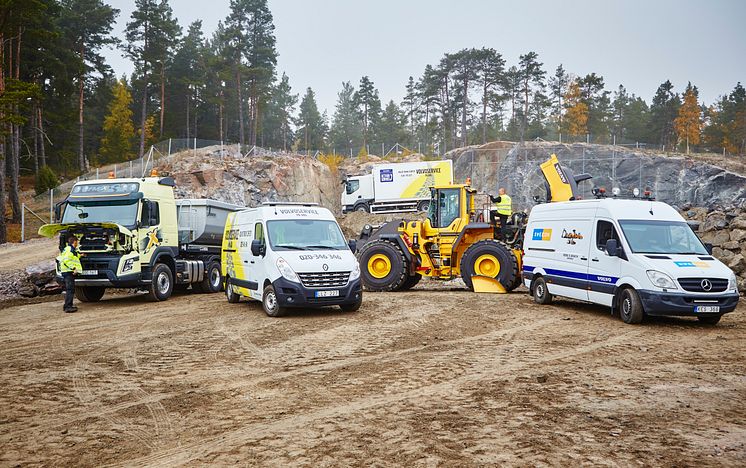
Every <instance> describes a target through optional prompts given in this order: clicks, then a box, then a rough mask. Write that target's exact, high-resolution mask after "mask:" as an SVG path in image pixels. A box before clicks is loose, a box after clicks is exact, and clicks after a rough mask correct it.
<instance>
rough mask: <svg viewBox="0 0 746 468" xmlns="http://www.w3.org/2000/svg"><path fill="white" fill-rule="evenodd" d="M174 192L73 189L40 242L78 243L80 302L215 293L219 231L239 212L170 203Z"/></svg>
mask: <svg viewBox="0 0 746 468" xmlns="http://www.w3.org/2000/svg"><path fill="white" fill-rule="evenodd" d="M174 186H175V183H174V180H173V179H172V178H170V177H161V178H159V177H144V178H139V179H137V178H131V179H102V180H91V181H85V182H79V183H77V184H75V186H73V188H72V191H71V192H70V195H69V196H68V197H67V198H66V199H65V200H64V201H63V202H61V203H60V204H58V205H57V207H56V209H55V217H56V220H57V223H54V224H47V225H44V226H42V227H41V228H40V229H39V234H41V235H43V236H46V237H53V236H55V235H57V234H59V236H60V248H62V247H63V246H64V243H65V239H66V238H67V237H68V236H69V235H70V234H73V235H75V236H76V237H78V238H79V251H80V252H81V253H82V254H83V256H82V257H81V263H82V266H83V271H82V272H81V274H80V275H79V276H77V277H76V280H75V285H76V288H75V294H76V297H77V298H78V299H79V300H80V301H82V302H95V301H98V300H100V299H101V297H103V295H104V292H105V290H106V289H107V288H134V289H146V290H147V291H148V292H149V294H150V297H151V299H153V300H157V301H164V300H166V299H168V298H169V297H170V296H171V294H172V292H173V291H174V289H177V290H179V289H181V290H183V289H187V288H189V287H190V286H191V288H192V290H193V291H195V292H218V291H220V289H221V285H222V278H221V268H220V245H221V242H222V232H223V226H224V224H225V219H226V217H227V216H228V213H230V212H233V211H236V210H238V209H240V208H241V207H239V206H236V205H231V204H228V203H223V202H220V201H217V200H198V199H193V200H192V199H182V200H177V199H176V198H175V196H174ZM57 274H58V276H60V272H59V268H58V271H57Z"/></svg>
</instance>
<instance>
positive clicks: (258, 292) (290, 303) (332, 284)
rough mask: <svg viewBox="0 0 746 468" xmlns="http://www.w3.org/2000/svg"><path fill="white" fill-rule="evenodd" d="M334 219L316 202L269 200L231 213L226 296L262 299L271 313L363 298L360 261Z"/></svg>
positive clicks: (347, 304)
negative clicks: (270, 201)
mask: <svg viewBox="0 0 746 468" xmlns="http://www.w3.org/2000/svg"><path fill="white" fill-rule="evenodd" d="M354 250H355V241H354V240H352V241H350V242H349V243H347V242H346V241H345V238H344V236H343V235H342V230H341V229H340V228H339V224H337V221H336V219H335V218H334V216H333V215H332V213H331V212H330V211H329V210H327V209H326V208H322V207H320V206H317V205H315V204H308V203H305V204H300V203H299V204H292V203H265V204H264V205H262V206H260V207H257V208H248V209H245V210H241V211H238V212H235V213H231V214H229V215H228V219H227V220H226V223H225V233H224V236H223V246H222V268H223V277H224V278H225V292H226V297H227V298H228V302H238V301H239V300H240V298H241V297H248V298H252V299H256V300H259V301H262V304H263V306H264V311H265V312H266V313H267V315H269V316H271V317H279V316H282V315H284V314H285V313H286V312H287V310H288V308H292V307H304V308H311V307H323V306H331V305H338V306H340V307H341V308H342V310H344V311H355V310H358V309H359V308H360V305H361V304H362V301H363V289H362V286H361V283H360V267H359V265H358V262H357V259H356V258H355V254H354V253H353V251H354Z"/></svg>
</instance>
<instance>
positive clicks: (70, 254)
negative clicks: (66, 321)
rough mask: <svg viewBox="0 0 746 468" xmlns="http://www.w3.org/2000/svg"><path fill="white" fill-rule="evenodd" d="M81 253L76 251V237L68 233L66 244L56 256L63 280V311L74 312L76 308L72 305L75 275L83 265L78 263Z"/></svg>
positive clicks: (80, 271)
mask: <svg viewBox="0 0 746 468" xmlns="http://www.w3.org/2000/svg"><path fill="white" fill-rule="evenodd" d="M81 255H82V254H80V253H78V238H77V237H75V236H73V235H70V236H69V237H68V238H67V246H66V247H65V248H64V250H62V253H61V254H60V255H59V257H57V262H59V265H60V273H62V279H63V280H64V281H65V305H64V306H63V307H62V310H63V311H64V312H75V311H77V310H78V308H77V307H75V306H74V305H73V295H75V275H78V274H80V273H82V271H83V266H82V265H81V264H80V256H81Z"/></svg>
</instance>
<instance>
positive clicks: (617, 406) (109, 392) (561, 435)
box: [0, 283, 746, 466]
mask: <svg viewBox="0 0 746 468" xmlns="http://www.w3.org/2000/svg"><path fill="white" fill-rule="evenodd" d="M427 288H428V284H427V283H424V284H423V283H421V284H420V285H419V286H418V287H417V288H416V289H415V290H413V291H411V292H409V293H376V294H373V293H366V295H365V302H364V305H363V307H362V309H361V310H360V311H359V312H356V313H341V312H339V311H338V310H333V309H328V310H322V311H316V312H303V313H296V314H292V315H291V316H289V317H286V318H282V319H271V318H268V317H266V316H265V315H264V313H263V312H262V310H261V307H260V305H259V304H258V303H256V302H241V303H240V304H228V303H227V302H226V301H225V299H224V297H223V295H222V294H216V295H191V294H184V295H180V296H176V297H173V298H171V299H170V300H169V301H167V302H164V303H161V304H158V305H154V304H151V303H148V302H146V300H145V298H144V297H143V296H124V295H115V296H108V295H107V297H106V298H105V299H104V301H102V302H100V303H98V304H93V305H89V304H84V305H83V306H82V307H81V310H80V312H78V313H76V314H67V315H66V314H63V313H62V312H61V308H62V307H61V302H59V301H57V302H47V303H43V304H33V305H21V306H15V307H10V308H6V309H4V310H2V311H0V447H2V450H0V465H3V466H12V465H16V464H34V465H35V464H44V465H52V466H62V465H67V466H69V465H76V466H90V465H102V464H115V465H129V466H144V465H167V466H171V465H181V464H186V465H193V466H194V465H205V464H233V463H240V464H258V465H273V466H278V465H279V466H284V465H288V464H291V465H311V466H330V465H357V466H360V465H365V466H387V465H403V466H435V465H448V466H457V465H458V466H463V465H563V466H567V465H577V464H592V465H622V466H630V465H656V466H659V465H665V466H672V465H677V466H695V465H696V466H702V465H731V466H736V465H740V466H744V465H746V404H744V401H746V304H743V303H742V304H741V305H740V307H739V309H737V310H736V311H735V312H734V313H732V314H729V315H727V316H726V317H724V319H723V320H722V321H721V323H720V324H719V325H717V326H715V327H708V326H702V325H700V324H698V323H697V322H696V321H693V320H687V319H658V320H653V321H649V322H648V323H645V324H643V325H641V326H629V325H625V324H623V323H622V322H621V321H619V319H618V318H614V317H611V316H609V314H608V312H607V311H606V310H603V309H601V308H598V307H595V306H589V305H582V304H578V303H571V302H559V303H556V304H555V305H552V306H545V307H539V306H536V305H535V304H533V302H531V300H530V299H529V298H528V296H526V295H525V294H522V293H514V294H510V295H505V296H497V295H495V296H493V295H476V294H473V293H470V292H466V291H461V290H448V289H446V290H442V289H441V290H435V289H431V290H427Z"/></svg>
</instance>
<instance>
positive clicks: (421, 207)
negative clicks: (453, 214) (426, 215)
mask: <svg viewBox="0 0 746 468" xmlns="http://www.w3.org/2000/svg"><path fill="white" fill-rule="evenodd" d="M429 209H430V200H422V201H420V202H419V203H417V211H427V210H429Z"/></svg>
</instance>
